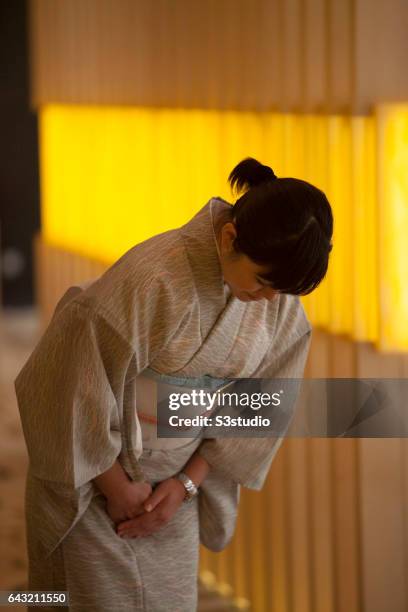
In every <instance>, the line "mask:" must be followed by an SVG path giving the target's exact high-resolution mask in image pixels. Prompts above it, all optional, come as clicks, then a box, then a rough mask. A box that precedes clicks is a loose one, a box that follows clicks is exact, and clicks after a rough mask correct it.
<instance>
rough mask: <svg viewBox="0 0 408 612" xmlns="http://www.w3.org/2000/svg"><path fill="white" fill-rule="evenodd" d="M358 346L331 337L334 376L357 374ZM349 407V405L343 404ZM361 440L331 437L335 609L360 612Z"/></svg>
mask: <svg viewBox="0 0 408 612" xmlns="http://www.w3.org/2000/svg"><path fill="white" fill-rule="evenodd" d="M355 353H356V346H355V343H353V342H352V341H351V340H349V339H348V338H346V337H344V336H332V337H331V355H332V358H331V371H330V374H331V377H333V378H355V375H356V374H355V373H356V355H355ZM344 410H345V411H347V406H344ZM357 445H358V441H357V440H355V439H353V438H341V439H333V440H331V447H332V453H333V455H332V458H333V471H332V479H333V543H334V551H333V556H334V574H335V577H334V584H335V601H336V612H360V610H361V594H360V584H361V574H360V563H361V554H360V552H361V551H360V540H359V527H360V525H359V493H358V487H359V482H358V459H357Z"/></svg>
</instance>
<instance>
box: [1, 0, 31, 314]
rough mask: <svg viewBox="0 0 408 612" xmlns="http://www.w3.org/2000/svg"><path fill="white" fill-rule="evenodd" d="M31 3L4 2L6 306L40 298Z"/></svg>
mask: <svg viewBox="0 0 408 612" xmlns="http://www.w3.org/2000/svg"><path fill="white" fill-rule="evenodd" d="M27 11H28V6H27V2H26V1H25V0H6V1H5V0H3V1H2V2H0V134H1V138H0V253H1V255H0V270H1V301H2V304H3V306H30V305H32V304H33V301H34V287H33V253H32V248H33V247H32V242H33V235H34V233H35V232H36V231H37V230H38V229H39V226H40V212H39V180H38V135H37V116H36V115H35V113H34V112H33V111H31V110H30V107H29V64H28V57H29V50H28V35H27V29H28V28H27V24H28V14H27Z"/></svg>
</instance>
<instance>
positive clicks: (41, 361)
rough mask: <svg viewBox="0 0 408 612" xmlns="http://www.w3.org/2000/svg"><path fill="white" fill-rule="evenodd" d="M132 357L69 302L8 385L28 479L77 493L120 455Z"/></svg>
mask: <svg viewBox="0 0 408 612" xmlns="http://www.w3.org/2000/svg"><path fill="white" fill-rule="evenodd" d="M132 355H133V351H132V348H131V346H129V345H128V343H127V342H126V341H125V340H124V338H123V337H122V336H121V335H120V334H118V333H117V332H116V331H115V329H113V328H112V326H111V325H109V323H108V322H107V321H106V320H105V319H104V318H103V317H102V316H101V315H100V314H97V313H95V312H93V311H92V310H91V309H89V308H87V307H85V306H84V305H82V304H78V303H76V302H75V301H74V303H72V302H71V303H69V304H68V305H67V306H65V308H63V309H62V310H61V312H60V313H59V314H57V315H55V316H54V317H53V319H52V321H51V323H50V325H49V327H48V328H47V330H46V332H45V333H44V335H43V336H42V338H41V340H40V342H39V344H38V345H37V347H36V348H35V350H34V352H33V353H32V354H31V356H30V358H29V360H28V361H27V363H26V364H25V366H24V367H23V369H22V370H21V372H20V373H19V375H18V377H17V378H16V380H15V389H16V395H17V399H18V405H19V410H20V416H21V422H22V426H23V432H24V437H25V440H26V445H27V449H28V454H29V458H30V470H31V473H32V475H33V476H35V477H37V478H40V479H43V480H47V481H52V482H55V483H59V484H62V485H68V486H70V487H75V488H76V487H79V486H81V485H82V484H84V483H86V482H88V481H90V480H91V479H93V478H95V476H98V475H99V474H101V473H103V472H104V471H106V470H107V469H108V468H109V467H111V466H112V464H113V463H114V461H115V459H116V458H117V457H118V455H119V453H120V451H121V445H122V441H121V431H120V428H121V423H120V417H119V411H118V405H119V403H120V402H121V401H122V393H123V388H124V382H125V377H126V372H127V369H128V365H129V363H130V360H131V359H132Z"/></svg>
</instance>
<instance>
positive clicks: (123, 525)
mask: <svg viewBox="0 0 408 612" xmlns="http://www.w3.org/2000/svg"><path fill="white" fill-rule="evenodd" d="M184 497H185V488H184V486H183V484H182V483H181V482H180V481H179V480H177V479H176V478H173V477H172V478H167V479H166V480H163V481H162V482H160V483H159V484H158V485H157V487H156V488H155V489H154V491H153V492H152V487H151V485H150V484H149V483H146V482H143V483H140V482H130V483H129V488H126V491H125V492H124V494H123V496H121V499H120V500H117V499H116V500H109V499H108V500H107V508H106V509H107V512H108V514H109V516H110V517H111V519H112V520H113V521H114V522H115V523H116V532H117V534H118V535H119V536H121V537H129V538H135V537H144V536H148V535H151V534H152V533H155V532H156V531H158V530H159V529H161V528H162V527H164V526H165V525H167V523H168V522H169V521H170V520H171V518H172V517H173V516H174V514H175V513H176V511H177V510H178V508H179V507H180V506H181V504H182V503H183V500H184Z"/></svg>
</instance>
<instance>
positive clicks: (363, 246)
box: [352, 117, 379, 342]
mask: <svg viewBox="0 0 408 612" xmlns="http://www.w3.org/2000/svg"><path fill="white" fill-rule="evenodd" d="M352 134H353V164H352V181H353V217H352V221H353V227H354V236H355V239H354V240H353V268H352V273H353V281H352V282H353V319H354V333H353V337H354V338H355V339H356V340H362V341H367V340H369V341H372V342H376V341H377V339H378V332H379V300H378V296H379V284H378V278H379V277H378V261H377V254H378V227H377V224H378V214H377V197H376V186H377V183H376V180H377V177H376V126H375V120H374V117H354V118H353V119H352Z"/></svg>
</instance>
